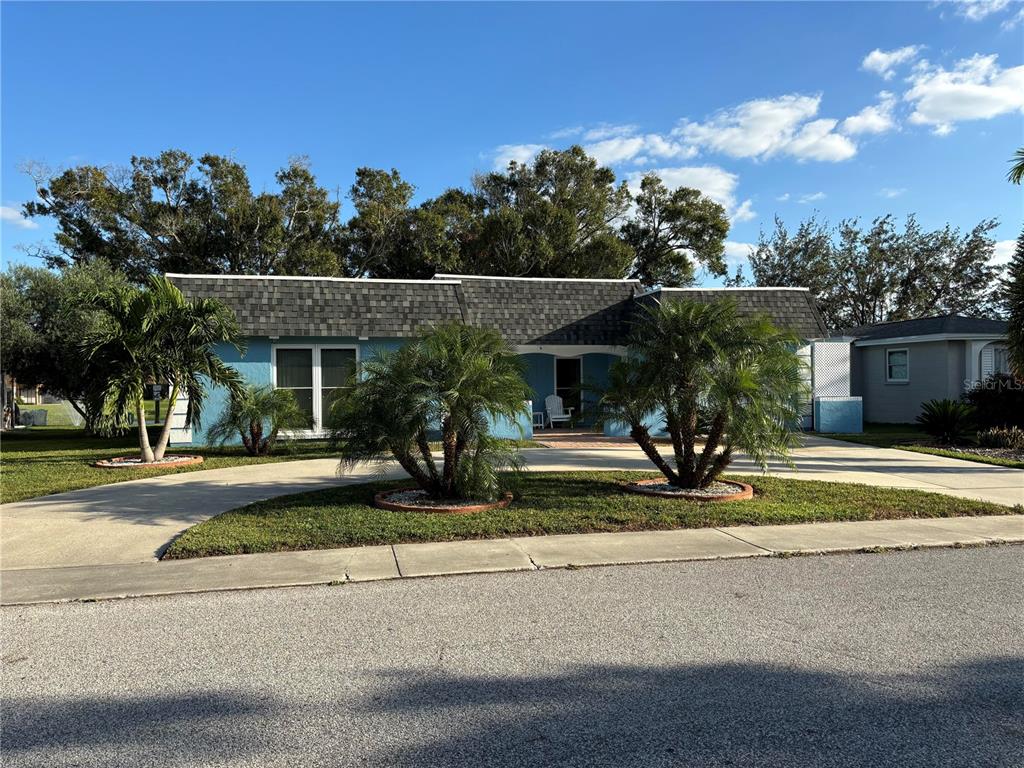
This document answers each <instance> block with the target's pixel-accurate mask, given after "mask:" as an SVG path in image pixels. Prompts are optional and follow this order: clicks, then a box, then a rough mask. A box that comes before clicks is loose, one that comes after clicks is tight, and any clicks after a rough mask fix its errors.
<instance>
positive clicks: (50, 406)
mask: <svg viewBox="0 0 1024 768" xmlns="http://www.w3.org/2000/svg"><path fill="white" fill-rule="evenodd" d="M144 402H145V405H146V423H147V424H153V423H154V422H155V420H156V403H155V402H154V401H153V400H146V401H144ZM18 407H19V408H20V409H21V410H23V411H46V426H48V427H64V428H73V427H75V425H76V422H77V421H78V420H79V419H80V418H81V417H80V416H79V415H78V412H77V411H75V410H74V409H73V408H72V407H71V406H70V405H68V404H66V403H41V404H39V405H27V404H25V403H19V404H18ZM166 416H167V401H166V400H163V401H161V403H160V423H161V424H162V423H163V420H164V418H166Z"/></svg>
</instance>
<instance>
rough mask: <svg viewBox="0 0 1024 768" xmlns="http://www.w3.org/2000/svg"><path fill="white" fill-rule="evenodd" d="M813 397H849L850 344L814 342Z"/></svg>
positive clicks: (844, 342)
mask: <svg viewBox="0 0 1024 768" xmlns="http://www.w3.org/2000/svg"><path fill="white" fill-rule="evenodd" d="M812 358H813V374H814V378H813V381H814V396H815V397H849V396H850V344H849V342H846V341H816V342H814V344H813V351H812Z"/></svg>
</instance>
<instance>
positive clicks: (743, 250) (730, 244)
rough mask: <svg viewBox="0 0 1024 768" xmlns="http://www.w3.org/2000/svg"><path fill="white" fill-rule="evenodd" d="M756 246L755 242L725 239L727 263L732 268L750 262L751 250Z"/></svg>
mask: <svg viewBox="0 0 1024 768" xmlns="http://www.w3.org/2000/svg"><path fill="white" fill-rule="evenodd" d="M755 247H756V246H755V245H754V244H753V243H738V242H736V241H735V240H726V241H725V263H726V264H727V265H728V267H729V269H730V270H734V269H736V267H739V266H746V265H747V264H748V263H749V257H750V252H751V251H752V250H754V248H755Z"/></svg>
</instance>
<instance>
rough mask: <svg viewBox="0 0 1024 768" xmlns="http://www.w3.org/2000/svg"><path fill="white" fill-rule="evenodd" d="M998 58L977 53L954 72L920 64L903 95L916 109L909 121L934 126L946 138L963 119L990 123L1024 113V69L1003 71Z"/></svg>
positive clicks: (958, 63) (925, 63)
mask: <svg viewBox="0 0 1024 768" xmlns="http://www.w3.org/2000/svg"><path fill="white" fill-rule="evenodd" d="M996 59H997V56H996V55H995V54H992V55H990V56H982V55H981V54H975V55H974V56H972V57H971V58H969V59H961V60H960V61H958V62H956V64H954V65H953V69H951V70H947V69H945V68H943V67H939V66H932V65H931V64H929V63H928V62H927V61H922V62H920V63H919V64H918V65H917V66H916V67H915V68H914V73H913V74H912V75H911V77H910V79H909V80H910V83H911V88H910V89H909V90H908V91H907V92H906V93H905V94H904V95H903V98H904V99H905V100H906V101H909V102H910V103H911V104H913V106H914V111H913V113H912V114H911V115H910V122H912V123H916V124H918V125H930V126H933V128H934V131H935V133H937V134H939V135H940V136H944V135H946V134H948V133H950V132H951V131H952V130H953V127H954V123H957V122H960V121H962V120H988V119H990V118H993V117H996V116H997V115H1002V114H1005V113H1007V112H1019V111H1024V66H1019V67H1012V68H1010V69H1002V68H1001V67H1000V66H999V65H998V64H997V63H996Z"/></svg>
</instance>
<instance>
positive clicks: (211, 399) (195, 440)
mask: <svg viewBox="0 0 1024 768" xmlns="http://www.w3.org/2000/svg"><path fill="white" fill-rule="evenodd" d="M247 342H248V343H247V347H246V351H245V353H244V354H239V352H238V351H237V350H236V349H235V348H234V347H232V346H230V345H228V344H219V345H217V347H216V352H217V355H218V356H219V357H220V358H221V359H222V360H223V361H224V362H225V363H227V364H228V365H230V366H231V367H233V368H234V369H235V370H237V371H238V372H239V373H240V374H241V376H242V379H243V380H244V381H245V382H246V383H247V384H254V385H256V386H260V385H265V384H273V370H272V352H271V350H272V348H273V346H288V345H289V344H294V345H308V344H340V345H352V346H356V347H358V349H359V360H360V361H364V360H369V359H372V358H373V357H374V356H375V355H376V354H377V352H378V351H379V350H382V349H397V348H399V347H400V346H401V345H402V344H403V341H402V340H401V339H369V340H365V341H360V340H359V339H356V338H351V337H326V336H316V337H293V336H282V337H281V338H279V339H273V340H271V339H268V338H250V339H248V340H247ZM527 357H548V358H549V359H550V360H551V362H549V375H548V381H549V382H550V384H549V386H548V392H547V394H550V391H551V389H552V388H553V385H554V362H553V358H550V356H548V355H539V356H531V355H527ZM528 380H529V379H528ZM539 381H540V380H539V379H538V383H539ZM531 386H532V385H531ZM227 404H228V394H227V390H226V389H224V388H223V387H211V388H209V389H208V390H207V397H206V401H205V402H204V404H203V411H202V414H201V416H200V426H199V427H198V428H194V429H193V430H192V442H191V443H190V445H206V444H207V438H206V430H207V428H208V427H209V425H210V424H211V423H213V421H214V420H215V419H216V418H217V417H218V416H219V415H220V414H221V413H222V412H223V410H224V408H226V407H227ZM541 407H543V406H541ZM491 433H492V434H493V435H495V436H496V437H504V438H510V439H520V438H522V439H526V440H529V439H531V438H532V437H533V418H532V414H531V413H529V412H526V411H524V412H523V414H522V415H521V416H520V418H519V419H518V420H517V423H512V422H509V421H507V420H496V421H495V422H493V423H492V425H491ZM240 443H241V440H239V439H237V438H236V439H234V440H232V441H231V442H229V443H228V444H229V445H231V444H234V445H239V444H240ZM175 444H176V445H182V444H183V443H175Z"/></svg>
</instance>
